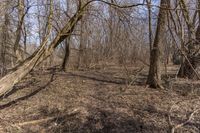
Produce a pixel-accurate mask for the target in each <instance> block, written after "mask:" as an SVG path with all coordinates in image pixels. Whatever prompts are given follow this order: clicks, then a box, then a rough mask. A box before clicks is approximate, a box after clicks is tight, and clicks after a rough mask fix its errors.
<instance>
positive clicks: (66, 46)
mask: <svg viewBox="0 0 200 133" xmlns="http://www.w3.org/2000/svg"><path fill="white" fill-rule="evenodd" d="M69 42H70V37H68V38H66V39H65V56H64V59H63V62H62V66H61V69H62V70H63V71H66V66H67V63H68V60H69V54H70V50H69V46H70V45H69V44H70V43H69Z"/></svg>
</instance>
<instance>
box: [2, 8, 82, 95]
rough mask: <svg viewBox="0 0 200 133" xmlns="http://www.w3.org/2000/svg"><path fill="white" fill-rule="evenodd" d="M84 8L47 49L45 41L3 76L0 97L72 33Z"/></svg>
mask: <svg viewBox="0 0 200 133" xmlns="http://www.w3.org/2000/svg"><path fill="white" fill-rule="evenodd" d="M83 11H84V8H80V9H79V10H78V11H77V13H76V14H75V15H74V16H73V17H72V18H71V19H70V20H69V22H68V23H67V24H66V25H65V26H64V27H63V29H62V30H61V31H60V32H59V33H58V34H57V36H56V37H55V38H54V40H53V41H52V42H51V44H50V45H49V47H46V45H43V44H45V43H46V41H48V39H47V40H45V41H43V44H41V45H40V47H39V49H38V50H37V51H36V52H35V53H33V55H32V56H30V57H29V58H27V59H26V60H24V61H23V62H22V63H21V64H19V65H18V66H17V67H16V68H15V69H14V70H13V71H11V72H10V73H9V74H7V75H6V76H4V77H3V78H2V79H1V80H0V96H2V95H4V94H6V93H7V92H9V91H10V90H12V88H13V86H14V85H15V84H16V83H18V82H19V81H20V80H21V79H22V78H23V77H25V76H26V75H27V74H28V73H29V72H30V71H31V70H32V69H33V68H34V67H35V66H36V65H38V64H39V63H41V62H42V61H43V60H44V59H46V58H47V57H49V56H50V55H51V54H52V52H53V51H54V50H55V48H56V47H57V46H58V45H59V44H60V43H61V42H62V41H63V40H64V39H65V38H67V37H68V36H70V34H71V33H72V31H73V29H74V27H75V25H76V24H77V23H78V21H79V20H80V19H81V17H82V14H83Z"/></svg>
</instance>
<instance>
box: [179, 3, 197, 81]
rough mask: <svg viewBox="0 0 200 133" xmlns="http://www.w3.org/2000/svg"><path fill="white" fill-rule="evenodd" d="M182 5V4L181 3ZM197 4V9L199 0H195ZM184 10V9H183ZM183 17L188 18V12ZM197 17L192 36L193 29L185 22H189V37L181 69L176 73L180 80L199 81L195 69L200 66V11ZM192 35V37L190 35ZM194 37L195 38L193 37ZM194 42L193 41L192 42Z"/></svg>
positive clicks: (190, 24)
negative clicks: (196, 24) (195, 28)
mask: <svg viewBox="0 0 200 133" xmlns="http://www.w3.org/2000/svg"><path fill="white" fill-rule="evenodd" d="M182 3H183V4H184V2H182ZM197 3H198V9H199V8H200V0H197ZM184 9H185V7H184ZM185 12H186V13H185V14H186V15H185V16H188V14H189V13H188V11H187V10H185ZM198 16H199V23H198V27H197V31H196V33H195V34H194V28H191V27H194V26H193V25H192V23H191V21H189V20H188V19H189V18H188V17H187V18H188V19H187V20H186V21H187V22H190V23H189V24H188V37H189V45H188V51H186V55H185V57H184V58H185V59H184V61H183V62H182V63H181V67H180V69H179V72H178V77H180V78H189V79H200V77H199V74H198V72H197V70H196V69H197V68H198V67H199V65H200V61H199V60H200V54H199V48H200V10H198ZM191 34H192V35H191ZM193 36H195V37H193ZM194 40H195V41H194Z"/></svg>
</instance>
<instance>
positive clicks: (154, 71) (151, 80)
mask: <svg viewBox="0 0 200 133" xmlns="http://www.w3.org/2000/svg"><path fill="white" fill-rule="evenodd" d="M160 6H161V7H162V8H160V11H159V14H158V20H157V29H156V34H155V38H154V43H153V47H152V50H151V51H150V68H149V74H148V78H147V84H148V85H149V86H150V87H152V88H162V86H161V71H160V58H161V43H162V37H163V35H164V32H165V19H166V10H164V8H167V7H168V0H161V3H160Z"/></svg>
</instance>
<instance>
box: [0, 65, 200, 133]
mask: <svg viewBox="0 0 200 133" xmlns="http://www.w3.org/2000/svg"><path fill="white" fill-rule="evenodd" d="M128 69H129V71H130V75H131V76H132V77H134V75H136V73H135V72H137V69H138V68H128ZM175 70H176V69H173V68H170V71H169V73H171V74H174V73H175ZM146 74H147V70H146V69H144V70H143V72H142V73H141V74H140V75H139V76H138V75H137V78H136V80H135V81H134V83H133V85H129V84H128V83H129V82H127V81H126V74H124V69H123V68H119V67H115V68H113V67H111V68H107V69H104V70H98V71H97V70H92V71H89V70H88V71H69V72H66V73H64V72H59V71H56V70H55V71H54V69H50V70H46V71H41V70H37V71H35V72H32V74H31V75H29V76H27V77H26V79H24V80H23V81H22V82H21V83H20V84H18V85H17V86H16V87H15V92H11V93H10V94H8V95H7V96H5V97H4V99H1V101H0V119H1V120H0V132H13V133H16V132H20V133H21V132H24V133H31V132H44V133H46V132H48V133H57V132H83V133H85V132H94V133H96V132H104V133H107V132H109V133H110V132H119V133H128V132H138V133H140V132H141V133H150V132H152V133H156V132H157V133H162V132H163V133H165V132H170V130H171V128H170V124H169V119H168V118H169V117H170V123H171V124H172V125H171V126H176V125H178V124H180V123H184V122H185V121H186V120H187V118H188V116H189V115H190V114H191V113H192V112H193V111H194V110H196V109H199V108H200V103H199V95H200V93H199V88H200V83H199V82H196V81H188V80H183V79H178V80H170V82H172V83H171V87H170V88H168V85H167V83H163V84H164V86H165V88H166V89H165V90H156V89H151V88H147V87H146V86H145V78H146ZM134 79H135V78H134ZM198 114H199V112H196V113H195V114H194V115H193V118H192V119H191V120H190V121H189V122H188V123H186V124H184V125H183V126H181V127H179V128H177V129H176V130H175V132H178V133H179V132H200V123H199V122H200V116H199V115H198Z"/></svg>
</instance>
